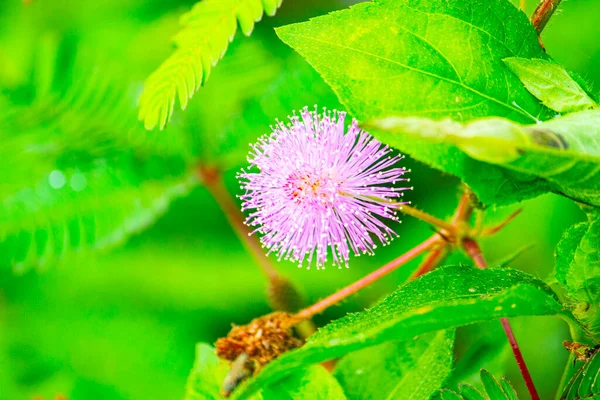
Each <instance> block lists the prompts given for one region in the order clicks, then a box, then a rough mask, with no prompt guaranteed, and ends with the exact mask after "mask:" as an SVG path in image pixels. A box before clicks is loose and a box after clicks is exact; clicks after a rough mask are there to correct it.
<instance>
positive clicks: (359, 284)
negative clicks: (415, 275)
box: [296, 235, 440, 320]
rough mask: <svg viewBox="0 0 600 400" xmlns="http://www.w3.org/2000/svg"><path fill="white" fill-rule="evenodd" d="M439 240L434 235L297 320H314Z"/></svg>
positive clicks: (300, 313) (310, 309)
mask: <svg viewBox="0 0 600 400" xmlns="http://www.w3.org/2000/svg"><path fill="white" fill-rule="evenodd" d="M439 240H440V239H439V237H438V235H433V236H432V237H430V238H429V239H427V240H425V241H424V242H423V243H421V244H419V245H418V246H416V247H413V248H412V249H411V250H409V251H407V252H406V253H404V254H402V255H401V256H400V257H398V258H396V259H395V260H393V261H391V262H390V263H388V264H386V265H384V266H383V267H381V268H379V269H378V270H376V271H374V272H372V273H370V274H369V275H367V276H365V277H364V278H362V279H360V280H358V281H356V282H354V283H352V284H351V285H348V286H346V287H345V288H343V289H342V290H340V291H337V292H335V293H334V294H332V295H331V296H329V297H326V298H324V299H323V300H321V301H319V302H318V303H315V304H313V305H312V306H310V307H308V308H305V309H303V310H301V311H300V312H299V313H298V314H296V318H297V319H298V320H304V319H309V318H312V316H313V315H315V314H319V313H321V312H323V311H324V310H326V309H327V308H329V307H331V306H332V305H334V304H337V303H339V302H340V301H342V300H344V299H345V298H347V297H349V296H351V295H353V294H354V293H356V292H358V291H359V290H360V289H362V288H364V287H366V286H369V285H370V284H371V283H373V282H375V281H377V280H378V279H380V278H382V277H383V276H385V275H387V274H389V273H390V272H392V271H394V270H395V269H396V268H398V267H400V266H402V265H404V264H406V263H407V262H409V261H410V260H412V259H413V258H415V257H417V256H418V255H420V254H423V253H424V252H426V251H427V250H429V249H430V248H431V247H433V246H435V245H436V244H437V243H438V242H439Z"/></svg>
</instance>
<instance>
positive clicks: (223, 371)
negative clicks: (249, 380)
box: [185, 343, 346, 400]
mask: <svg viewBox="0 0 600 400" xmlns="http://www.w3.org/2000/svg"><path fill="white" fill-rule="evenodd" d="M228 371H229V365H228V363H226V362H224V361H223V360H220V359H219V358H218V357H217V355H216V354H215V349H214V348H213V347H212V346H209V345H207V344H204V343H198V345H197V346H196V360H195V361H194V367H193V368H192V371H191V372H190V376H189V378H188V382H187V387H186V395H185V400H220V399H224V397H223V396H222V395H221V385H222V383H223V380H224V379H225V376H226V375H227V372H228ZM252 398H253V399H255V400H304V399H311V400H345V399H346V396H345V395H344V391H343V390H342V388H341V387H340V385H339V383H338V382H337V381H336V380H335V378H334V377H333V376H332V375H331V374H330V373H329V372H327V371H326V370H325V368H323V367H321V366H319V365H312V366H310V367H309V368H307V369H306V370H301V371H297V372H295V373H293V374H291V375H290V376H288V377H287V378H286V379H283V380H280V381H278V382H276V383H274V384H273V385H270V386H265V387H264V388H263V390H262V392H261V393H260V394H257V395H255V396H253V397H252Z"/></svg>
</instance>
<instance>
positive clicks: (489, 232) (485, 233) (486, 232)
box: [481, 209, 523, 236]
mask: <svg viewBox="0 0 600 400" xmlns="http://www.w3.org/2000/svg"><path fill="white" fill-rule="evenodd" d="M521 211H523V210H522V209H518V210H517V211H515V212H514V213H512V214H510V215H509V216H508V218H506V219H505V220H504V221H502V222H501V223H500V224H499V225H496V226H494V227H491V228H488V229H485V230H484V231H483V232H482V233H481V236H491V235H494V234H496V233H498V232H499V231H501V230H502V229H503V228H504V227H505V226H506V225H508V224H509V223H510V222H511V221H512V220H513V219H515V218H516V217H517V215H519V214H521Z"/></svg>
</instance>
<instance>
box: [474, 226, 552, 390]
mask: <svg viewBox="0 0 600 400" xmlns="http://www.w3.org/2000/svg"><path fill="white" fill-rule="evenodd" d="M463 247H464V249H465V251H466V252H467V253H468V254H469V257H471V259H472V260H473V262H474V263H475V265H476V266H477V267H478V268H480V269H487V267H488V265H487V263H486V261H485V258H484V257H483V254H482V252H481V248H480V247H479V245H478V244H477V242H476V241H474V240H473V239H469V238H467V239H464V240H463ZM500 323H502V328H504V333H506V337H507V338H508V342H509V343H510V347H511V349H512V351H513V354H514V356H515V359H516V360H517V365H518V366H519V370H521V375H522V376H523V379H524V380H525V384H526V385H527V390H528V391H529V395H530V396H531V399H532V400H540V396H539V395H538V393H537V390H536V388H535V385H534V383H533V379H532V378H531V374H530V373H529V369H528V368H527V364H525V359H524V358H523V354H522V353H521V349H520V348H519V344H518V343H517V339H516V338H515V334H514V333H513V330H512V327H511V326H510V322H509V321H508V318H501V319H500Z"/></svg>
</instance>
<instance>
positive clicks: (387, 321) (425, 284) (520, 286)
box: [234, 266, 572, 399]
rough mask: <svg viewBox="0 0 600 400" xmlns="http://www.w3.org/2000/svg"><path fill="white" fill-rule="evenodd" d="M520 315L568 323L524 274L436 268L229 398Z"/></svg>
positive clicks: (322, 333) (325, 331) (331, 328)
mask: <svg viewBox="0 0 600 400" xmlns="http://www.w3.org/2000/svg"><path fill="white" fill-rule="evenodd" d="M519 315H558V316H562V317H564V318H566V319H570V318H572V317H571V316H570V314H569V312H568V311H566V310H565V309H564V307H563V306H562V305H561V304H560V303H559V301H558V300H557V298H556V296H555V295H554V293H553V292H552V291H551V290H550V289H549V288H548V287H547V286H546V285H545V284H544V283H543V282H541V281H539V280H537V279H535V278H533V277H531V276H529V275H527V274H525V273H522V272H519V271H514V270H510V269H488V270H477V269H474V268H472V267H467V266H458V267H446V268H440V269H438V270H436V271H433V272H431V273H429V274H426V275H424V276H422V277H421V278H419V279H417V280H415V281H413V282H410V283H408V284H406V285H405V286H402V287H400V288H399V289H398V290H397V291H396V292H394V293H393V294H391V295H390V296H388V297H387V298H385V299H383V300H382V301H381V302H380V303H379V304H378V305H376V306H375V307H373V308H371V309H369V310H367V311H364V312H361V313H356V314H349V315H348V316H346V317H344V318H341V319H339V320H337V321H335V322H333V323H331V324H329V325H327V326H326V327H324V328H321V329H320V330H319V331H318V332H317V333H316V334H314V335H313V336H311V337H310V338H308V340H307V342H306V344H305V345H304V346H303V347H301V348H300V349H298V350H294V351H290V352H288V353H286V354H284V355H282V356H281V357H279V358H278V359H276V360H275V361H273V362H272V363H270V364H268V365H267V366H266V367H265V368H264V369H263V370H262V371H261V372H260V373H259V374H258V376H257V377H256V378H255V379H252V380H250V381H249V382H248V383H247V384H246V385H244V387H243V388H241V390H239V391H238V392H237V393H235V392H234V397H235V398H238V399H244V398H248V396H249V395H251V394H252V393H254V392H256V391H257V390H258V389H259V388H260V387H261V386H264V385H266V384H270V383H272V382H274V381H277V380H278V379H281V378H282V377H284V376H286V375H287V374H289V373H291V372H293V371H295V370H296V369H298V368H301V367H303V366H306V365H308V364H312V363H317V362H322V361H325V360H329V359H332V358H336V357H340V356H342V355H344V354H347V353H350V352H352V351H356V350H360V349H363V348H366V347H369V346H374V345H377V344H381V343H384V342H387V341H392V340H405V339H410V338H413V337H414V336H416V335H421V334H424V333H427V332H432V331H437V330H440V329H448V328H451V327H455V326H460V325H467V324H471V323H474V322H478V321H486V320H490V319H496V318H499V317H511V316H519ZM236 394H237V396H236Z"/></svg>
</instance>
